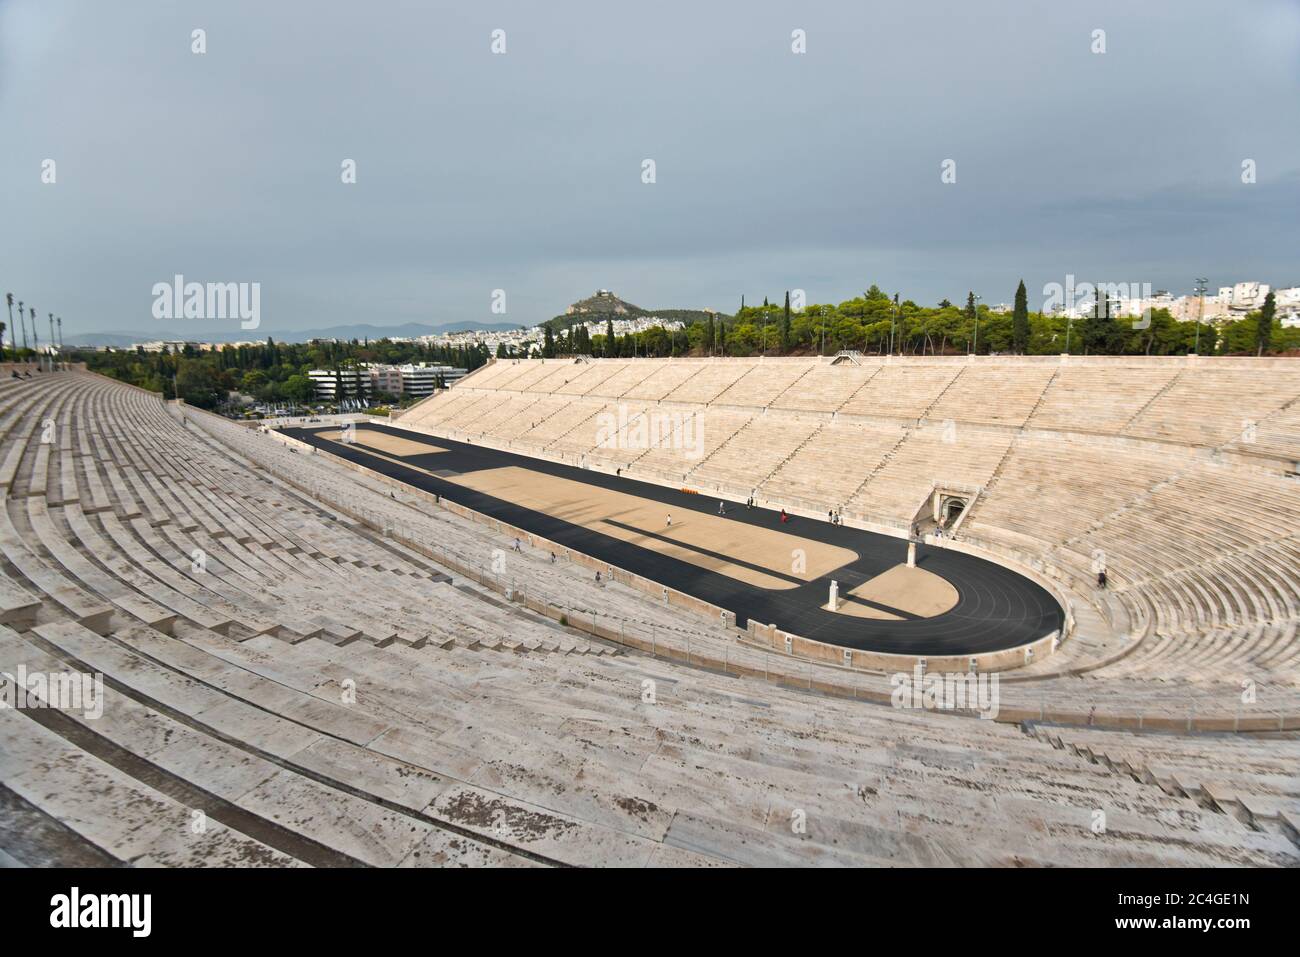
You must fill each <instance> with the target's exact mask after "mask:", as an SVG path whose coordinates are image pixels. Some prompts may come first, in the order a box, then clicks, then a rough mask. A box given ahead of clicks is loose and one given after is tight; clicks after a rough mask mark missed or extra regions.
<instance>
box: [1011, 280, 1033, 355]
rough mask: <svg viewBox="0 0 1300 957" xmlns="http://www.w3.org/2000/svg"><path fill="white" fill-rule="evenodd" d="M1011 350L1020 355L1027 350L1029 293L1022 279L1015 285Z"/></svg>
mask: <svg viewBox="0 0 1300 957" xmlns="http://www.w3.org/2000/svg"><path fill="white" fill-rule="evenodd" d="M1011 351H1012V352H1018V353H1020V354H1021V355H1024V354H1025V353H1026V352H1028V351H1029V294H1028V293H1027V292H1026V291H1025V281H1024V280H1023V279H1022V280H1020V285H1019V286H1017V287H1016V305H1015V310H1014V311H1013V312H1012V314H1011Z"/></svg>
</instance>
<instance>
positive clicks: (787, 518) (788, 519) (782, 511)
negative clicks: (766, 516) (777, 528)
mask: <svg viewBox="0 0 1300 957" xmlns="http://www.w3.org/2000/svg"><path fill="white" fill-rule="evenodd" d="M781 521H783V522H788V521H790V516H789V515H787V514H785V509H781Z"/></svg>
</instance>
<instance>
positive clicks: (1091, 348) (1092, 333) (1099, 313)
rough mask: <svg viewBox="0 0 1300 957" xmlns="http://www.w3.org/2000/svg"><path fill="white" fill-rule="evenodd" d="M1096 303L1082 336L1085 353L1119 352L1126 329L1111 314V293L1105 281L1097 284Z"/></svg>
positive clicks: (1084, 324) (1086, 320)
mask: <svg viewBox="0 0 1300 957" xmlns="http://www.w3.org/2000/svg"><path fill="white" fill-rule="evenodd" d="M1095 288H1096V290H1097V295H1096V303H1095V304H1094V305H1093V307H1092V315H1091V316H1089V317H1088V318H1087V319H1085V320H1084V323H1083V330H1082V332H1081V334H1080V338H1082V339H1083V351H1084V354H1085V355H1086V354H1088V353H1089V352H1100V353H1103V354H1105V353H1112V354H1113V353H1117V352H1119V350H1120V347H1121V345H1122V344H1123V341H1124V330H1123V329H1121V328H1120V325H1119V323H1118V322H1117V321H1116V320H1115V317H1114V316H1112V315H1111V314H1110V295H1109V294H1108V293H1107V291H1106V284H1105V283H1097V284H1096V287H1095Z"/></svg>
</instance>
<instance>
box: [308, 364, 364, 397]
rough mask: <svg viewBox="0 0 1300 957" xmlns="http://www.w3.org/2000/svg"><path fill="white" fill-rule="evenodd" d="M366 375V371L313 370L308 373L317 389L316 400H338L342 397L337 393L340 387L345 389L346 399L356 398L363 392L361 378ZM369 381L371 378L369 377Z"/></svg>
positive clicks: (344, 395)
mask: <svg viewBox="0 0 1300 957" xmlns="http://www.w3.org/2000/svg"><path fill="white" fill-rule="evenodd" d="M363 375H366V372H365V370H364V369H339V370H338V371H335V370H334V369H312V370H311V371H309V372H308V373H307V378H309V379H311V382H312V385H313V386H315V388H316V398H318V399H331V400H332V399H337V398H340V396H338V395H336V394H335V393H336V392H337V391H338V388H339V386H340V385H341V386H342V388H343V396H342V397H344V398H346V397H348V396H355V395H356V394H357V393H358V392H360V391H361V377H362V376H363ZM367 379H369V376H368V375H367Z"/></svg>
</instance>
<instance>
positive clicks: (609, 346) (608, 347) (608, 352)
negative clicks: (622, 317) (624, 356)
mask: <svg viewBox="0 0 1300 957" xmlns="http://www.w3.org/2000/svg"><path fill="white" fill-rule="evenodd" d="M605 358H606V359H612V358H614V320H613V319H606V320H605Z"/></svg>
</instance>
